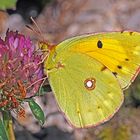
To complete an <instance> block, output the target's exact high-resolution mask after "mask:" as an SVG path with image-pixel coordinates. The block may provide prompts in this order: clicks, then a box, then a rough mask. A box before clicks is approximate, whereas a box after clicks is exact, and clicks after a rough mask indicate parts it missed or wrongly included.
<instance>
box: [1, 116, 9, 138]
mask: <svg viewBox="0 0 140 140" xmlns="http://www.w3.org/2000/svg"><path fill="white" fill-rule="evenodd" d="M0 140H8V136H7V133H6V128H5V126H4V122H3V120H2V118H0Z"/></svg>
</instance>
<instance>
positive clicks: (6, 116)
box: [2, 111, 15, 140]
mask: <svg viewBox="0 0 140 140" xmlns="http://www.w3.org/2000/svg"><path fill="white" fill-rule="evenodd" d="M2 114H3V120H4V125H5V128H6V131H7V135H8V138H9V140H15V134H14V130H13V121H12V117H11V115H10V113H9V112H6V111H5V112H3V113H2Z"/></svg>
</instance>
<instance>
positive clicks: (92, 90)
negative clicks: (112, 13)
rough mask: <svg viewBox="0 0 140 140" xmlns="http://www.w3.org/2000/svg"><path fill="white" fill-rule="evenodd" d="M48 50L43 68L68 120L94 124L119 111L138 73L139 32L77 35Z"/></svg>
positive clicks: (77, 124) (74, 124)
mask: <svg viewBox="0 0 140 140" xmlns="http://www.w3.org/2000/svg"><path fill="white" fill-rule="evenodd" d="M40 46H43V49H47V50H48V57H47V58H46V59H45V61H44V70H45V73H46V75H48V79H49V82H50V85H51V88H52V90H53V92H54V95H55V98H56V100H57V102H58V105H59V107H60V109H61V110H62V111H63V112H64V114H65V115H66V117H67V118H68V120H69V122H70V123H71V124H72V125H73V126H75V127H77V128H84V127H89V126H97V125H99V124H101V123H103V122H105V121H107V120H109V119H110V118H112V116H113V115H114V114H115V113H116V112H117V111H118V109H119V108H120V106H121V104H122V103H123V100H124V95H123V90H124V89H126V88H128V87H129V85H130V84H131V83H132V82H133V80H134V79H135V77H136V76H137V74H138V73H139V68H140V67H139V65H140V33H138V32H129V31H125V32H108V33H99V34H89V35H83V36H77V37H73V38H70V39H67V40H65V41H63V42H62V43H60V44H58V45H56V46H50V45H47V44H45V43H44V44H42V43H41V44H40Z"/></svg>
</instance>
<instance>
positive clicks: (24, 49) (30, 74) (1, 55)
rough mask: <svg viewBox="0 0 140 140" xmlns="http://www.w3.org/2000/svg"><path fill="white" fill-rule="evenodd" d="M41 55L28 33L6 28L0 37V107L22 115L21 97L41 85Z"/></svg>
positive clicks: (28, 95)
mask: <svg viewBox="0 0 140 140" xmlns="http://www.w3.org/2000/svg"><path fill="white" fill-rule="evenodd" d="M41 59H42V54H41V53H39V51H36V48H35V46H34V45H33V44H32V42H31V40H30V38H29V37H25V36H24V35H21V34H19V33H18V32H12V31H7V33H6V37H5V40H3V39H0V110H9V111H11V110H14V111H16V112H17V113H18V114H20V115H21V116H22V115H24V112H25V111H24V109H23V107H22V103H23V101H24V99H25V98H27V97H30V96H33V95H35V94H36V93H37V92H38V90H39V87H40V85H41V80H40V79H41V78H42V76H43V69H42V65H41V64H40V62H41ZM37 81H38V82H37Z"/></svg>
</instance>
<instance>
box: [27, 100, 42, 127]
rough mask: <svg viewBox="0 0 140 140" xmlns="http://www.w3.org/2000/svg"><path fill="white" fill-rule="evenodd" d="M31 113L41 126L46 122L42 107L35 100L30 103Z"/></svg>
mask: <svg viewBox="0 0 140 140" xmlns="http://www.w3.org/2000/svg"><path fill="white" fill-rule="evenodd" d="M28 103H29V106H30V108H31V111H32V113H33V115H34V116H35V118H36V119H37V120H38V121H39V123H40V124H41V125H43V124H44V122H45V115H44V112H43V110H42V109H41V107H40V106H39V105H38V104H37V103H36V102H35V101H34V100H33V99H31V100H29V101H28Z"/></svg>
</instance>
